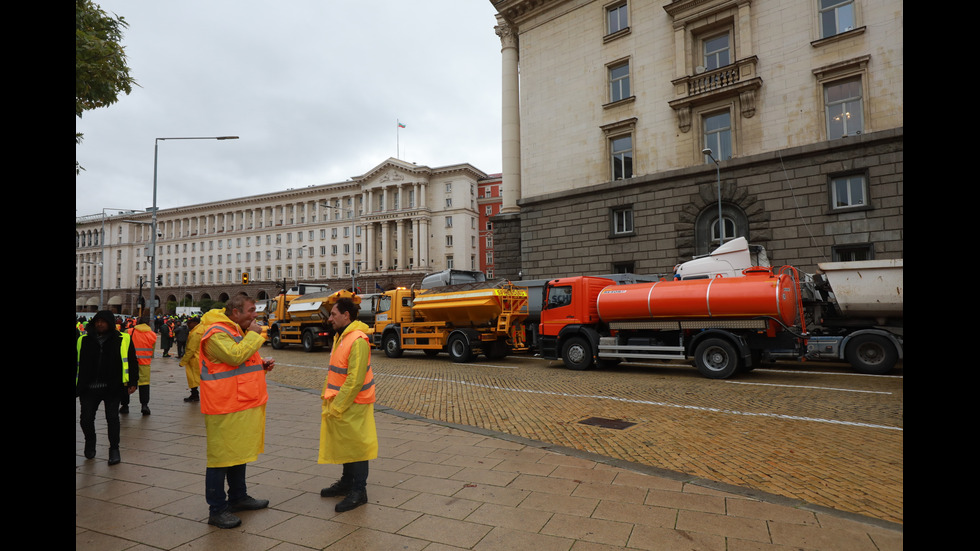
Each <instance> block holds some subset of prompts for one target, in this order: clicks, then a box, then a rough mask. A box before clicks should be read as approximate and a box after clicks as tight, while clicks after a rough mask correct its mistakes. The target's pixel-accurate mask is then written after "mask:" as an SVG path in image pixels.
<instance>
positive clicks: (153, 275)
mask: <svg viewBox="0 0 980 551" xmlns="http://www.w3.org/2000/svg"><path fill="white" fill-rule="evenodd" d="M237 139H238V136H205V137H188V138H157V139H156V140H155V141H154V142H153V207H152V209H153V213H152V215H151V217H150V316H151V317H152V316H153V314H155V313H156V312H155V309H154V308H155V304H154V302H155V301H156V296H157V295H156V285H157V155H158V152H159V150H160V142H161V141H164V140H237Z"/></svg>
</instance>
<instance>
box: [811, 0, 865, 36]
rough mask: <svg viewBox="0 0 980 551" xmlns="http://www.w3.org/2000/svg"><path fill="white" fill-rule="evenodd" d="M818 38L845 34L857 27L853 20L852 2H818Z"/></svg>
mask: <svg viewBox="0 0 980 551" xmlns="http://www.w3.org/2000/svg"><path fill="white" fill-rule="evenodd" d="M817 14H818V16H819V18H820V38H827V37H829V36H834V35H837V34H840V33H843V32H847V31H849V30H851V29H853V28H855V27H856V26H857V25H855V20H854V0H819V7H818V8H817Z"/></svg>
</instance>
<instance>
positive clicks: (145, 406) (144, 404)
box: [139, 385, 150, 415]
mask: <svg viewBox="0 0 980 551" xmlns="http://www.w3.org/2000/svg"><path fill="white" fill-rule="evenodd" d="M139 392H140V413H142V414H143V415H149V414H150V385H141V386H140V390H139Z"/></svg>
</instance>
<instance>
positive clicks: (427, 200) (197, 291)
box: [75, 158, 487, 314]
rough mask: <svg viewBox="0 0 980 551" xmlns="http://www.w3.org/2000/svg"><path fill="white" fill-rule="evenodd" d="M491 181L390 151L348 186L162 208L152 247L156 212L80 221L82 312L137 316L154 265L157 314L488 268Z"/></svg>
mask: <svg viewBox="0 0 980 551" xmlns="http://www.w3.org/2000/svg"><path fill="white" fill-rule="evenodd" d="M485 178H487V175H486V174H485V173H483V172H482V171H480V170H479V169H477V168H475V167H473V166H472V165H469V164H465V163H463V164H458V165H451V166H444V167H436V168H430V167H427V166H419V165H415V164H412V163H407V162H404V161H400V160H398V159H394V158H390V159H388V160H386V161H385V162H383V163H381V164H379V165H378V166H376V167H374V168H372V169H371V170H369V171H368V172H366V173H365V174H363V175H361V176H358V177H355V178H351V179H350V180H348V181H345V182H339V183H331V184H323V185H314V186H310V187H307V188H301V189H291V190H287V191H280V192H274V193H268V194H263V195H255V196H249V197H241V198H237V199H232V200H228V201H221V202H212V203H203V204H197V205H187V206H182V207H177V208H171V209H161V210H159V211H158V213H157V239H156V251H155V254H154V251H153V250H152V248H151V242H152V233H151V231H152V228H151V225H150V222H151V219H152V216H151V213H149V212H128V213H118V214H114V215H112V216H105V217H103V215H102V214H96V215H92V216H86V217H81V218H78V219H76V227H75V233H76V235H75V239H76V241H75V275H76V279H75V289H76V310H78V311H94V310H95V309H96V308H98V307H99V305H100V304H101V306H102V307H103V308H112V309H113V310H115V311H116V312H119V313H125V314H130V313H132V312H135V311H136V304H137V297H139V296H143V297H144V298H145V297H147V295H148V290H149V280H150V277H151V272H152V271H153V270H151V265H150V263H151V262H154V261H155V262H156V270H155V274H156V276H157V279H158V284H157V285H156V295H157V299H158V304H159V305H160V308H159V309H158V310H157V311H158V312H161V311H165V310H166V308H167V305H168V304H172V303H179V304H186V305H188V306H190V305H196V304H197V303H198V302H199V301H200V300H202V299H210V300H213V301H224V300H226V299H227V298H228V297H229V296H231V295H233V294H238V293H245V294H247V295H249V296H252V297H253V298H258V299H261V298H267V297H270V296H273V295H274V294H275V293H276V292H277V290H278V288H279V287H278V286H280V285H282V284H286V285H287V286H292V285H294V284H296V283H297V282H306V283H320V284H328V285H330V286H331V287H335V288H337V289H341V288H350V287H351V283H352V281H353V282H354V285H355V286H356V287H357V288H358V289H359V292H362V293H370V292H377V291H378V290H379V289H389V288H392V287H394V286H398V285H411V284H412V283H415V282H418V281H419V280H421V277H422V276H424V275H425V274H427V273H431V272H434V271H439V270H443V269H446V268H456V269H464V270H475V269H479V265H480V260H479V254H480V246H479V239H480V237H481V233H480V231H479V228H478V221H479V214H478V211H477V208H478V205H477V202H478V197H477V196H478V182H479V181H481V180H482V179H485ZM100 268H101V269H100ZM352 272H353V273H352ZM245 279H247V283H245V282H244V281H245ZM141 283H142V285H141ZM165 313H170V312H165Z"/></svg>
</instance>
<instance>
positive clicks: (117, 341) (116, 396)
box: [75, 310, 139, 465]
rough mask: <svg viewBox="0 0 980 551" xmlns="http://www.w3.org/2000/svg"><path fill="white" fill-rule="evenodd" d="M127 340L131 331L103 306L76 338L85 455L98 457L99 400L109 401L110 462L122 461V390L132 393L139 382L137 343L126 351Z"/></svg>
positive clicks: (78, 387) (77, 387) (76, 388)
mask: <svg viewBox="0 0 980 551" xmlns="http://www.w3.org/2000/svg"><path fill="white" fill-rule="evenodd" d="M124 340H126V341H127V342H128V341H129V335H123V334H122V333H120V332H119V331H117V330H116V320H115V318H114V317H113V315H112V312H109V311H108V310H102V311H100V312H98V313H96V314H95V316H94V317H93V318H92V321H91V322H89V325H88V328H87V333H86V334H85V335H82V336H81V337H79V338H78V339H77V340H76V341H75V350H76V352H75V354H76V360H77V367H76V372H75V397H76V398H78V400H79V402H80V403H81V414H80V416H79V425H81V428H82V434H84V435H85V458H86V459H92V458H93V457H95V413H96V412H97V411H98V410H99V404H100V403H102V402H105V420H106V425H108V432H109V464H110V465H115V464H117V463H119V461H120V457H119V402H120V400H121V399H122V393H123V392H128V393H129V394H132V393H133V392H135V391H136V386H137V383H138V382H139V363H138V361H137V359H136V347H135V346H133V345H132V343H131V342H129V346H127V347H125V351H124V348H123V341H124ZM124 357H125V358H126V362H125V364H124V362H123V358H124Z"/></svg>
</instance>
